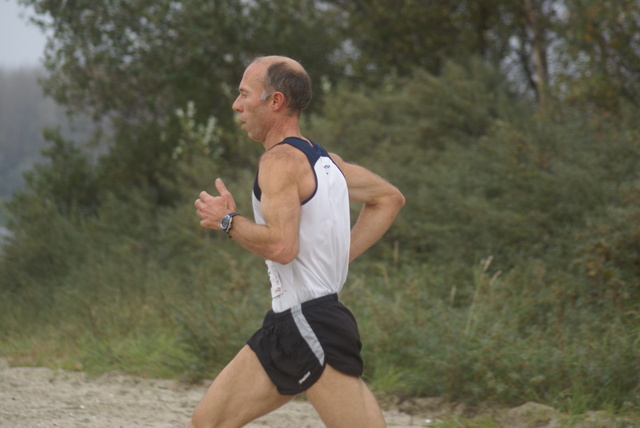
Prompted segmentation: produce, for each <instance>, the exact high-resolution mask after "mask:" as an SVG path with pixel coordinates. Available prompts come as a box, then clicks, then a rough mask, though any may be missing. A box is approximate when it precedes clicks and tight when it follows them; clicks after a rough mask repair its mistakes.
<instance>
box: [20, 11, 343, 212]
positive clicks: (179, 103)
mask: <svg viewBox="0 0 640 428" xmlns="http://www.w3.org/2000/svg"><path fill="white" fill-rule="evenodd" d="M21 2H22V3H23V4H25V5H29V6H33V7H34V8H35V11H36V13H37V15H38V17H39V18H37V19H36V22H37V23H38V24H39V25H40V26H41V27H42V28H46V29H49V30H50V33H51V34H52V36H51V37H50V39H49V40H48V44H47V48H46V54H45V65H46V67H47V70H48V72H49V74H48V76H47V78H46V79H44V88H45V91H46V92H47V93H48V94H50V95H52V96H53V98H54V99H55V100H56V101H57V102H59V103H61V104H63V105H65V106H66V107H68V108H69V109H70V110H71V111H72V112H76V113H77V112H88V113H91V114H92V115H93V117H94V118H95V119H103V118H109V119H110V121H111V126H112V136H111V137H109V141H110V147H109V152H108V154H107V155H106V156H105V157H104V159H103V165H104V167H103V168H102V169H101V173H100V174H99V175H100V176H101V177H102V179H101V180H102V182H103V185H104V186H110V187H114V188H115V187H120V188H127V187H128V186H132V185H133V186H150V187H152V188H154V189H156V190H155V193H156V194H157V195H158V200H159V201H163V202H170V199H171V196H170V195H167V194H166V193H163V189H162V185H161V184H160V183H161V181H162V180H167V179H169V178H170V176H171V174H172V171H171V170H170V169H169V168H168V164H167V160H168V159H169V158H170V156H171V154H172V152H173V150H174V148H175V145H176V139H177V138H178V133H179V130H178V127H177V119H176V118H175V114H174V113H175V111H176V109H178V108H185V107H186V106H187V104H188V103H190V102H193V103H194V104H195V107H196V109H195V111H196V112H198V117H197V118H196V119H197V120H199V121H206V120H207V118H209V117H210V116H214V117H215V118H216V119H217V123H218V125H219V126H220V127H221V128H223V129H227V130H231V129H235V128H236V125H235V123H233V117H234V116H233V112H232V110H231V104H232V101H233V99H234V98H235V96H236V90H235V85H236V84H237V82H239V81H240V77H241V73H242V71H243V69H244V65H245V62H246V61H247V60H248V59H250V58H252V57H253V56H256V55H259V54H270V53H280V54H288V55H291V56H294V57H297V59H299V60H301V62H302V63H304V64H305V65H306V66H307V67H308V68H309V69H310V70H311V71H313V73H312V75H313V77H314V80H315V81H314V84H315V86H316V88H318V87H321V84H320V82H321V81H322V80H323V79H329V80H331V79H336V76H338V75H340V73H341V70H340V69H339V68H337V67H335V66H334V65H333V63H332V61H331V60H330V59H331V55H332V53H333V52H335V51H336V49H338V48H339V46H340V45H339V43H340V41H339V40H338V39H337V38H336V36H335V35H334V34H333V30H332V29H333V28H335V27H336V22H338V21H337V20H339V19H340V16H339V15H336V14H334V13H333V12H332V11H331V10H330V9H327V8H324V9H319V8H316V7H315V6H316V3H317V2H315V1H312V0H287V1H262V2H248V1H244V0H219V1H215V2H211V1H205V0H190V1H178V0H159V1H158V0H153V1H151V0H134V1H113V2H93V1H87V0H84V1H77V2H66V1H61V0H53V1H50V0H21ZM317 95H318V96H317V97H316V99H320V98H321V93H318V94H317ZM229 132H231V131H229ZM236 141H237V135H236V134H233V133H232V134H231V135H230V136H229V138H226V139H223V144H226V152H225V156H227V157H229V158H232V159H233V160H234V162H239V163H240V164H242V163H243V160H246V159H247V156H248V155H247V150H246V148H245V147H244V146H240V147H238V146H237V143H236ZM160 175H162V177H160Z"/></svg>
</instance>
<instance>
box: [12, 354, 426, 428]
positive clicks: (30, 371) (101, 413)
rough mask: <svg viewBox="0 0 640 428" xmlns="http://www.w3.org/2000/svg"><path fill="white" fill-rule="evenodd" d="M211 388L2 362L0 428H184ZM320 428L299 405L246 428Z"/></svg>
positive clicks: (404, 421) (405, 423)
mask: <svg viewBox="0 0 640 428" xmlns="http://www.w3.org/2000/svg"><path fill="white" fill-rule="evenodd" d="M207 386H208V385H200V386H185V385H181V384H179V383H177V382H175V381H170V380H157V379H143V378H138V377H133V376H126V375H122V374H117V373H109V374H105V375H101V376H97V377H96V376H89V375H87V374H85V373H82V372H66V371H62V370H51V369H48V368H33V367H9V366H8V365H7V364H6V362H2V361H0V427H2V428H38V427H46V428H53V427H62V428H72V427H92V428H119V427H122V428H125V427H126V428H129V427H153V428H184V427H185V426H186V423H187V422H188V420H189V419H190V416H191V412H192V411H193V408H194V407H195V405H196V404H197V403H198V402H199V401H200V399H201V398H202V395H203V394H204V392H205V390H206V387H207ZM385 418H386V421H387V424H388V425H389V427H398V428H400V427H401V428H414V427H425V426H428V424H427V423H426V421H425V419H421V418H418V417H412V416H410V415H407V414H404V413H400V412H398V411H391V412H385ZM247 427H251V428H258V427H261V428H265V427H273V428H276V427H277V428H322V427H324V425H323V424H322V423H321V422H320V420H319V418H318V415H317V414H316V412H315V410H314V409H313V407H312V406H311V405H310V404H309V403H308V402H306V401H303V400H302V399H296V400H294V401H292V402H290V403H288V404H286V405H285V406H284V407H282V408H280V409H279V410H277V411H275V412H274V413H271V414H269V415H267V416H265V417H263V418H261V419H259V420H257V421H254V422H252V423H251V424H249V425H247Z"/></svg>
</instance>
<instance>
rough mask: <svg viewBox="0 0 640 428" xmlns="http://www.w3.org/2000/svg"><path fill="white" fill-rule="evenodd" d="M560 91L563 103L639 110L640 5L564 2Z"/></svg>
mask: <svg viewBox="0 0 640 428" xmlns="http://www.w3.org/2000/svg"><path fill="white" fill-rule="evenodd" d="M564 5H565V8H566V9H565V13H564V19H563V34H564V36H565V37H564V41H565V43H564V44H563V45H562V46H560V52H559V54H558V56H559V58H560V61H559V64H558V65H559V66H560V67H559V68H560V69H559V71H558V73H557V79H558V85H557V87H558V88H559V90H561V94H562V95H563V98H564V100H565V101H568V102H569V103H571V104H572V105H578V106H584V105H586V106H589V107H595V108H598V109H600V110H604V111H606V112H608V113H614V114H615V113H618V112H620V110H621V109H622V105H623V103H630V104H631V105H633V106H634V107H635V108H637V107H640V83H638V82H640V37H638V34H640V4H639V3H638V2H637V1H635V0H607V1H601V0H565V1H564Z"/></svg>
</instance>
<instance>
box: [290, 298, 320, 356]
mask: <svg viewBox="0 0 640 428" xmlns="http://www.w3.org/2000/svg"><path fill="white" fill-rule="evenodd" d="M291 315H292V316H293V320H294V321H295V322H296V325H297V326H298V330H299V331H300V334H301V335H302V337H303V338H304V340H305V341H306V342H307V344H308V345H309V347H310V348H311V350H312V351H313V353H314V354H316V357H317V358H318V361H320V365H321V366H324V349H322V345H320V341H319V340H318V336H316V334H315V332H314V331H313V329H312V328H311V326H310V325H309V321H307V319H306V318H305V317H304V314H303V313H302V304H298V305H296V306H294V307H292V308H291Z"/></svg>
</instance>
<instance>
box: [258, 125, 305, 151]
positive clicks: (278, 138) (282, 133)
mask: <svg viewBox="0 0 640 428" xmlns="http://www.w3.org/2000/svg"><path fill="white" fill-rule="evenodd" d="M287 137H298V138H302V139H305V138H304V137H303V136H302V133H301V132H300V126H299V125H298V121H297V120H296V122H295V124H294V123H290V124H288V126H282V127H274V128H272V130H271V131H270V132H269V133H268V134H267V137H266V138H265V141H264V143H263V145H264V149H265V151H267V150H269V149H271V148H273V147H274V146H275V145H276V144H279V143H281V142H282V140H284V139H285V138H287Z"/></svg>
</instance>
